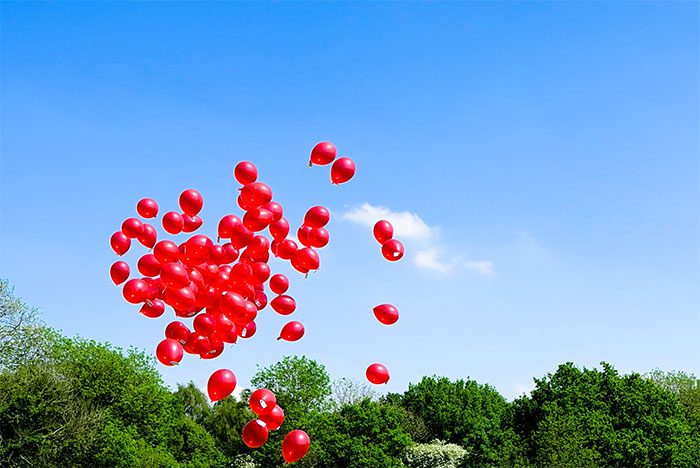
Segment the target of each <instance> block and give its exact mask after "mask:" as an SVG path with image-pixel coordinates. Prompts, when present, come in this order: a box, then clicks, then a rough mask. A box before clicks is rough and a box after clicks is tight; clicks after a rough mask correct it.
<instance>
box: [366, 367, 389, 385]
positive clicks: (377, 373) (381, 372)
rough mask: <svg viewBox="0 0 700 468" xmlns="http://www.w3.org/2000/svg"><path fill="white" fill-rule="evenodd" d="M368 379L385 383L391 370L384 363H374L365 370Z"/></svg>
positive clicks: (376, 382) (374, 382)
mask: <svg viewBox="0 0 700 468" xmlns="http://www.w3.org/2000/svg"><path fill="white" fill-rule="evenodd" d="M365 376H366V377H367V380H369V381H370V382H372V383H373V384H377V385H379V384H385V383H387V382H388V381H389V371H388V370H387V368H386V367H384V366H383V365H382V364H379V363H374V364H371V365H370V366H369V367H368V368H367V372H365Z"/></svg>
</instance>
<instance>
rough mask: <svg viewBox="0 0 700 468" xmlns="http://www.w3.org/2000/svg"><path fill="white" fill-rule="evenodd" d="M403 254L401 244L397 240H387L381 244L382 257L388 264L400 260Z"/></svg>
mask: <svg viewBox="0 0 700 468" xmlns="http://www.w3.org/2000/svg"><path fill="white" fill-rule="evenodd" d="M403 254H404V249H403V244H402V243H401V241H399V240H396V239H389V240H388V241H386V242H384V243H383V244H382V255H383V256H384V258H386V259H387V260H389V261H390V262H395V261H397V260H401V257H403Z"/></svg>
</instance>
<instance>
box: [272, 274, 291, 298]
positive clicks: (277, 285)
mask: <svg viewBox="0 0 700 468" xmlns="http://www.w3.org/2000/svg"><path fill="white" fill-rule="evenodd" d="M269 284H270V290H271V291H272V292H273V293H275V294H284V293H286V292H287V290H288V289H289V278H287V277H286V276H285V275H283V274H281V273H277V274H274V275H272V277H271V278H270V283H269Z"/></svg>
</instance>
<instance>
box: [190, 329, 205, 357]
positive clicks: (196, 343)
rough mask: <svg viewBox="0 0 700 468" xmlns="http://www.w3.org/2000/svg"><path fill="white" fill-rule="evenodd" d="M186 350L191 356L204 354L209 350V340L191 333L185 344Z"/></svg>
mask: <svg viewBox="0 0 700 468" xmlns="http://www.w3.org/2000/svg"><path fill="white" fill-rule="evenodd" d="M184 349H185V351H186V352H188V353H189V354H202V353H206V352H207V351H208V350H209V338H207V337H206V336H202V335H200V334H197V333H190V335H189V336H188V337H187V340H186V341H185V344H184Z"/></svg>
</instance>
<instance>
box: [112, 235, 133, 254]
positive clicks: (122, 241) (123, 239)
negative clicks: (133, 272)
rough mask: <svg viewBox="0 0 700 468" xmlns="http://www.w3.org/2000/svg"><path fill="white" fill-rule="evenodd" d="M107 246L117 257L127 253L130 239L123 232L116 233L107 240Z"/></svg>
mask: <svg viewBox="0 0 700 468" xmlns="http://www.w3.org/2000/svg"><path fill="white" fill-rule="evenodd" d="M109 245H110V246H111V247H112V250H114V253H116V254H117V255H124V254H125V253H127V252H128V251H129V247H131V239H129V237H128V236H127V235H126V234H124V233H123V232H121V231H117V232H115V233H114V234H112V237H111V238H110V239H109Z"/></svg>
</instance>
